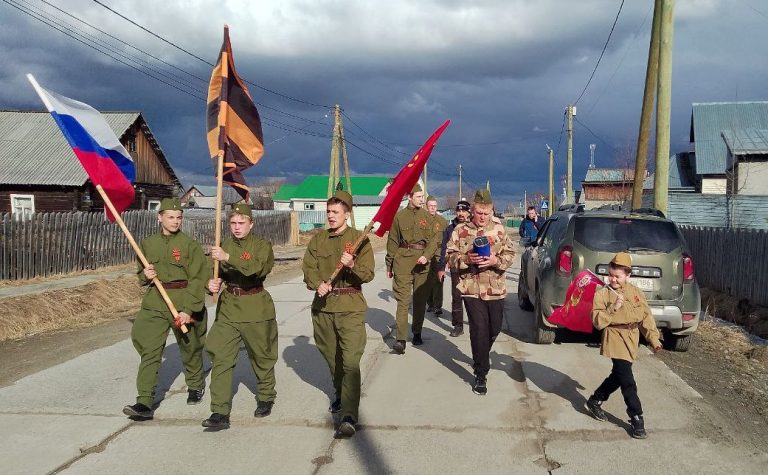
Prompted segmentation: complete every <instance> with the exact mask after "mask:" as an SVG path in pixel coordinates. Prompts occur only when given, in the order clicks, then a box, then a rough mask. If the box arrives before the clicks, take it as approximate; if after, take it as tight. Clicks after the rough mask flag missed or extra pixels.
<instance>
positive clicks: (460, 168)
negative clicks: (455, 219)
mask: <svg viewBox="0 0 768 475" xmlns="http://www.w3.org/2000/svg"><path fill="white" fill-rule="evenodd" d="M461 170H462V167H461V163H459V199H460V200H461V199H463V198H464V195H462V194H461Z"/></svg>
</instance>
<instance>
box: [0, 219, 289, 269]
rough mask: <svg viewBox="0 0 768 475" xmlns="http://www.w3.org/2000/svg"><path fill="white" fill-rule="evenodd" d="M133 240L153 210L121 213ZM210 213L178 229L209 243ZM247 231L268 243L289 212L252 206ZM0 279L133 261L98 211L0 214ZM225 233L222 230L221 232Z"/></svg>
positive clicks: (284, 237)
mask: <svg viewBox="0 0 768 475" xmlns="http://www.w3.org/2000/svg"><path fill="white" fill-rule="evenodd" d="M123 219H124V220H125V223H126V225H127V226H128V229H130V230H131V232H132V233H133V236H134V237H135V238H136V240H141V239H143V238H144V237H146V236H148V235H150V234H152V233H156V232H157V231H158V225H157V214H156V213H154V212H152V211H144V210H141V211H139V210H133V211H127V212H125V213H123ZM214 221H215V218H214V215H213V213H210V215H207V214H200V213H185V216H184V220H183V221H182V230H183V231H184V232H185V233H187V234H188V235H189V236H191V237H192V238H194V239H195V240H197V241H198V242H199V243H200V244H202V245H203V246H207V245H211V244H213V242H214V235H215V228H214ZM254 221H255V225H254V228H253V233H254V234H256V235H257V236H260V237H262V238H264V239H268V240H270V241H272V243H273V244H285V243H287V242H288V240H289V238H290V232H291V231H290V226H291V220H290V213H288V212H281V211H254ZM0 226H1V227H0V280H7V279H14V280H19V279H31V278H33V277H45V276H50V275H55V274H66V273H69V272H77V271H80V270H84V269H96V268H99V267H105V266H112V265H118V264H125V263H129V262H133V261H135V259H136V256H135V254H134V252H133V250H132V249H131V247H130V245H129V244H128V240H127V239H126V238H125V236H124V235H123V233H122V231H121V230H120V228H119V227H118V226H117V225H116V224H112V223H110V222H108V221H107V220H106V219H105V218H104V213H100V212H99V213H83V212H66V213H35V214H34V215H32V217H31V218H29V219H26V220H17V219H14V217H13V216H12V215H10V214H7V213H6V214H0ZM222 235H223V236H226V235H227V232H224V233H223V234H222Z"/></svg>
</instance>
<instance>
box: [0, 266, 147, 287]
mask: <svg viewBox="0 0 768 475" xmlns="http://www.w3.org/2000/svg"><path fill="white" fill-rule="evenodd" d="M135 270H136V264H120V265H118V266H110V267H99V268H98V269H86V270H81V271H79V272H71V273H69V274H59V275H52V276H49V277H33V278H32V279H26V280H0V287H21V286H23V285H30V284H40V283H43V282H53V281H56V280H59V279H66V278H69V277H78V276H81V275H94V274H105V273H110V272H123V271H124V272H133V271H135Z"/></svg>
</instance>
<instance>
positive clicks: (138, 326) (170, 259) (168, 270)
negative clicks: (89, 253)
mask: <svg viewBox="0 0 768 475" xmlns="http://www.w3.org/2000/svg"><path fill="white" fill-rule="evenodd" d="M157 220H158V222H159V223H160V233H158V234H153V235H152V236H149V237H147V238H146V239H144V240H143V241H141V243H140V244H139V246H140V247H141V250H142V252H143V253H144V255H145V256H146V258H147V261H148V262H149V265H148V266H147V267H144V266H143V265H142V264H141V263H139V271H138V277H139V282H141V285H143V286H145V287H147V292H146V293H145V294H144V298H143V300H142V301H141V310H139V314H138V315H137V316H136V321H135V322H133V329H132V330H131V340H133V346H134V348H136V351H137V352H138V353H139V355H140V356H141V363H139V371H138V375H137V376H136V389H137V391H138V396H137V397H136V404H133V405H131V406H125V407H124V408H123V414H125V415H127V416H130V417H132V418H135V419H139V420H143V419H151V418H152V417H153V416H154V411H153V409H152V406H153V404H154V401H155V389H156V388H157V374H158V371H159V369H160V362H161V361H162V358H163V350H164V349H165V342H166V340H167V339H168V331H169V330H171V329H173V334H174V336H175V337H176V342H177V344H178V345H179V353H180V354H181V361H182V362H183V364H184V377H185V379H186V382H187V388H188V397H187V404H197V403H199V402H200V401H201V400H202V398H203V393H204V392H205V374H204V373H203V345H204V344H205V334H206V332H207V331H208V326H207V323H208V321H207V318H206V313H205V284H206V282H207V281H208V279H209V277H210V275H209V271H208V266H207V265H206V260H205V254H203V249H202V248H201V247H200V244H198V243H197V242H195V241H194V240H192V239H191V238H190V237H189V236H187V235H186V234H184V233H183V232H181V231H180V229H181V221H182V210H181V205H180V204H179V200H177V199H173V198H166V199H164V200H162V201H161V203H160V212H159V213H158V215H157ZM155 277H157V278H158V279H159V280H160V281H161V282H162V283H163V287H164V288H165V290H166V291H167V292H168V296H169V297H170V298H171V301H172V302H173V305H174V306H175V307H176V310H177V311H178V312H179V323H183V324H185V325H186V326H187V328H189V333H187V334H186V335H184V334H182V333H181V330H179V328H177V327H176V324H175V322H174V320H173V315H172V314H171V311H170V310H169V309H168V305H166V303H165V301H164V300H163V298H162V296H161V295H160V292H159V291H158V290H157V288H156V287H155V285H154V284H153V283H152V279H154V278H155Z"/></svg>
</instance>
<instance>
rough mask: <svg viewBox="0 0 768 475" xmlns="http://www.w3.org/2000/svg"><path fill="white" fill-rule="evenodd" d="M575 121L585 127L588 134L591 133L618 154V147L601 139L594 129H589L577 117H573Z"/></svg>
mask: <svg viewBox="0 0 768 475" xmlns="http://www.w3.org/2000/svg"><path fill="white" fill-rule="evenodd" d="M573 120H574V121H576V123H577V124H579V125H581V126H582V127H584V128H585V129H587V132H589V133H590V134H592V136H593V137H594V138H596V139H597V140H599V141H601V142H603V144H605V145H606V146H607V147H608V148H610V149H611V150H613V151H614V152H616V147H614V146H613V145H611V144H609V143H608V142H607V141H606V140H605V139H603V138H602V137H600V136H599V135H597V134H596V133H595V132H593V131H592V129H590V128H589V126H588V125H587V124H585V123H584V122H582V121H580V120H579V119H578V118H576V117H575V116H574V117H573Z"/></svg>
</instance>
